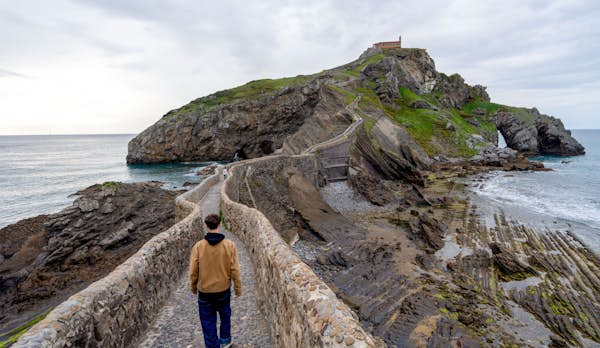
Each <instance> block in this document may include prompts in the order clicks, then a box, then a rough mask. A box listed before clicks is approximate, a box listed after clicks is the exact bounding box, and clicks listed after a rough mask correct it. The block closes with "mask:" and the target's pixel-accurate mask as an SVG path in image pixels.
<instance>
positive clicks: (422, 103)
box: [408, 99, 438, 111]
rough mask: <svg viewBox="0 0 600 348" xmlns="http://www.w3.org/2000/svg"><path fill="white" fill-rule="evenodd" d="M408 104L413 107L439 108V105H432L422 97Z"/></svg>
mask: <svg viewBox="0 0 600 348" xmlns="http://www.w3.org/2000/svg"><path fill="white" fill-rule="evenodd" d="M408 106H409V107H411V108H413V109H426V110H436V111H437V110H438V108H437V107H435V106H434V105H431V104H430V103H428V102H426V101H425V100H422V99H418V100H415V101H413V102H412V103H410V104H409V105H408Z"/></svg>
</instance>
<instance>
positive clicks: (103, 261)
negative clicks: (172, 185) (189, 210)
mask: <svg viewBox="0 0 600 348" xmlns="http://www.w3.org/2000/svg"><path fill="white" fill-rule="evenodd" d="M176 194H177V193H176V192H173V191H166V190H163V189H161V188H160V183H136V184H125V183H117V182H106V183H104V184H103V185H93V186H90V187H88V188H86V189H84V190H82V191H79V192H77V193H76V195H77V196H78V197H77V198H76V199H75V201H74V202H73V204H72V206H70V207H68V208H65V209H63V210H62V211H60V212H59V213H56V214H52V215H41V216H38V217H35V218H31V219H26V220H22V221H20V222H18V223H16V224H13V225H10V226H7V227H5V228H3V229H1V230H0V240H2V243H0V290H1V291H0V313H1V314H0V332H3V331H5V329H11V328H13V327H15V326H18V325H20V324H22V323H23V322H27V321H28V320H30V319H31V318H32V317H35V316H36V315H38V314H40V313H41V312H43V311H44V310H46V309H47V308H48V307H51V306H54V305H56V304H58V303H60V302H61V301H64V300H65V299H66V298H67V297H68V296H70V295H72V294H73V293H75V292H77V291H79V290H81V289H83V288H84V287H86V286H87V285H89V284H90V283H91V282H93V281H95V280H97V279H100V278H102V277H103V276H104V275H106V274H108V273H109V272H110V271H111V270H112V269H113V268H115V267H116V266H118V265H119V264H120V263H121V262H123V261H124V260H126V259H127V258H128V257H129V256H131V255H132V254H133V253H135V252H136V251H137V250H138V249H139V248H140V247H141V246H142V245H143V244H144V243H145V242H146V241H148V240H149V239H150V238H151V237H153V236H154V235H155V234H156V233H158V232H161V231H163V230H165V229H166V228H168V227H170V226H171V225H172V224H173V223H174V222H175V202H174V200H175V196H176Z"/></svg>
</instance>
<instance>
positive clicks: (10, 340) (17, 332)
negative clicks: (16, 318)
mask: <svg viewBox="0 0 600 348" xmlns="http://www.w3.org/2000/svg"><path fill="white" fill-rule="evenodd" d="M51 310H52V309H51V308H50V309H48V310H46V311H45V312H43V313H42V314H40V315H38V316H37V317H35V318H33V319H32V320H31V321H29V322H28V323H26V324H24V325H21V326H19V327H18V328H15V329H13V330H10V331H9V332H6V333H4V334H2V335H0V337H3V338H4V337H7V339H5V340H3V341H0V348H5V347H9V346H10V345H12V344H15V343H16V342H17V341H18V340H19V338H20V337H21V336H23V335H24V334H25V333H26V332H27V330H29V329H30V328H31V327H32V326H33V325H35V324H37V323H39V322H40V321H42V319H44V318H45V317H46V315H48V313H50V311H51Z"/></svg>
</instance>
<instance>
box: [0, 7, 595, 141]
mask: <svg viewBox="0 0 600 348" xmlns="http://www.w3.org/2000/svg"><path fill="white" fill-rule="evenodd" d="M398 34H402V35H403V41H404V43H405V44H406V45H408V46H416V47H424V48H427V49H428V51H429V52H430V54H431V55H432V57H433V58H434V60H435V61H436V65H437V67H438V69H439V70H440V71H444V72H447V73H453V72H458V73H460V74H461V75H463V76H464V77H465V79H466V80H467V81H468V82H470V83H479V84H484V85H488V87H489V89H488V90H489V91H490V94H491V96H492V98H493V99H494V100H496V101H499V102H504V103H508V104H515V105H524V106H533V105H536V106H538V108H539V109H540V110H541V111H543V112H546V113H549V114H554V115H556V116H559V117H561V118H563V120H565V123H566V125H567V126H568V127H575V128H594V127H595V128H600V120H596V119H595V117H594V113H595V110H597V109H598V108H599V107H600V101H598V100H597V99H598V98H597V97H595V96H598V95H600V87H599V86H598V85H597V84H596V83H595V81H598V80H599V77H600V64H598V63H599V60H598V58H597V57H598V53H599V52H600V5H597V4H596V3H595V2H592V1H566V0H565V1H516V0H510V1H503V2H483V1H467V0H460V1H450V2H448V1H432V0H429V1H421V2H416V1H401V2H399V1H378V2H366V1H358V0H350V1H333V0H330V1H317V0H306V1H283V2H281V1H275V0H270V1H268V0H267V1H262V2H257V3H253V4H250V3H248V2H246V1H221V2H194V1H183V0H172V1H148V0H146V1H142V0H138V1H126V2H124V1H118V0H105V1H87V2H74V1H67V0H56V1H53V2H52V3H51V5H50V3H48V2H43V1H19V2H4V3H2V4H0V41H1V42H2V43H3V44H2V46H1V48H0V134H15V133H21V134H32V133H47V132H48V131H52V132H53V133H107V132H134V133H135V132H139V131H141V130H142V129H144V128H145V127H147V126H148V125H150V124H152V123H153V122H154V121H155V120H157V119H158V118H159V117H160V116H161V115H162V114H164V113H166V112H167V111H168V110H169V109H172V108H175V107H178V106H180V105H182V104H184V103H186V102H188V101H189V100H191V99H194V98H196V97H199V96H202V95H205V94H208V93H211V92H213V91H216V90H220V89H225V88H229V87H233V86H235V85H239V84H242V83H245V82H246V81H248V80H252V79H257V78H264V77H282V76H289V75H297V74H308V73H313V72H317V71H320V70H323V69H326V68H330V67H334V66H337V65H340V64H343V63H346V62H348V61H350V60H352V59H354V58H356V57H357V56H358V55H359V54H360V53H361V52H362V51H363V50H364V49H366V48H367V47H368V46H369V45H370V44H371V43H372V42H375V41H380V40H387V39H393V38H395V37H397V35H398Z"/></svg>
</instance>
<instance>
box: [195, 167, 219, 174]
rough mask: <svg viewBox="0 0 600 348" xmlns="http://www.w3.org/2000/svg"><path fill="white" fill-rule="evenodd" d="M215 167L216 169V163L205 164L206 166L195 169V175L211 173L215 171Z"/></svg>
mask: <svg viewBox="0 0 600 348" xmlns="http://www.w3.org/2000/svg"><path fill="white" fill-rule="evenodd" d="M216 169H217V166H216V165H210V166H206V167H204V168H202V169H200V170H199V171H197V172H196V175H203V176H208V175H213V174H214V173H215V170H216Z"/></svg>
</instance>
